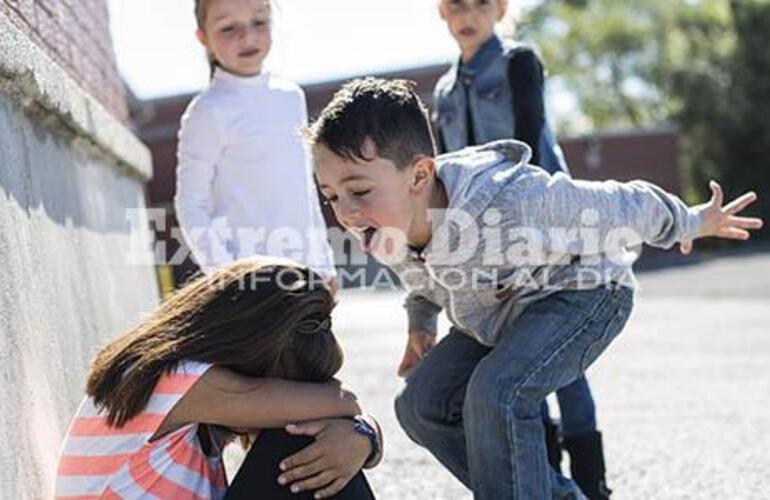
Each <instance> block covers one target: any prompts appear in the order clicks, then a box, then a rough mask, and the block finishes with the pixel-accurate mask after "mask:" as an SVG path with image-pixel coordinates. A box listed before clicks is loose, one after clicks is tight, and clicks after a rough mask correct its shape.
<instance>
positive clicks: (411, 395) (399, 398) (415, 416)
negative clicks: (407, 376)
mask: <svg viewBox="0 0 770 500" xmlns="http://www.w3.org/2000/svg"><path fill="white" fill-rule="evenodd" d="M415 392H416V391H415V389H414V388H413V387H412V386H411V385H408V384H407V385H406V386H405V387H404V388H403V389H402V390H401V392H399V393H398V395H396V399H395V400H394V402H393V404H394V407H395V410H396V418H397V419H398V422H399V423H400V424H401V427H403V428H404V429H411V428H413V427H414V426H415V423H416V422H417V421H418V420H419V410H420V409H419V408H418V405H419V403H418V402H419V400H420V398H419V396H418V395H416V394H415Z"/></svg>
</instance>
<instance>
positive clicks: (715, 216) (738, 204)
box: [680, 181, 763, 255]
mask: <svg viewBox="0 0 770 500" xmlns="http://www.w3.org/2000/svg"><path fill="white" fill-rule="evenodd" d="M709 187H710V188H711V200H710V201H709V202H708V203H704V204H703V205H698V206H697V207H695V208H696V209H698V210H700V211H701V213H702V214H703V226H702V228H701V232H700V234H699V235H698V238H705V237H708V236H716V237H717V238H725V239H731V240H747V239H749V236H750V235H749V231H748V230H749V229H761V228H762V224H763V222H762V219H759V218H756V217H739V216H738V214H739V213H740V212H741V211H743V209H745V208H746V207H748V206H749V205H751V204H752V203H754V202H755V201H756V200H757V195H756V193H754V192H748V193H745V194H743V195H742V196H739V197H738V198H736V199H734V200H733V201H731V202H730V203H728V204H727V205H725V206H722V204H723V203H724V193H723V192H722V187H721V186H720V185H719V184H717V183H716V182H714V181H711V183H710V184H709ZM680 250H681V252H682V253H683V254H685V255H687V254H689V253H690V252H691V251H692V240H685V241H683V242H682V243H681V245H680Z"/></svg>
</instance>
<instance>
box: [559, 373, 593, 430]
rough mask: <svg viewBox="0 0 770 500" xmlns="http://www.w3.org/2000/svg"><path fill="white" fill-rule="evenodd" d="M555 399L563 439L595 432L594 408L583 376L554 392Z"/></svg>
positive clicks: (591, 396)
mask: <svg viewBox="0 0 770 500" xmlns="http://www.w3.org/2000/svg"><path fill="white" fill-rule="evenodd" d="M556 397H557V398H558V400H559V409H560V410H561V425H562V433H563V434H564V437H574V436H582V435H584V434H589V433H591V432H593V431H595V430H596V407H595V406H594V398H593V395H591V388H590V387H589V386H588V380H586V377H585V375H582V376H581V377H580V378H578V379H577V380H576V381H574V382H572V383H571V384H570V385H568V386H566V387H562V388H561V389H559V390H558V391H556Z"/></svg>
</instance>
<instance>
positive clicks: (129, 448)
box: [56, 361, 227, 500]
mask: <svg viewBox="0 0 770 500" xmlns="http://www.w3.org/2000/svg"><path fill="white" fill-rule="evenodd" d="M210 367H211V365H210V364H206V363H198V362H193V361H184V362H182V363H180V364H179V365H178V366H177V368H176V369H175V370H174V371H173V372H170V373H167V374H164V375H162V376H161V377H160V379H159V380H158V383H157V385H156V386H155V390H154V391H153V393H152V396H151V397H150V400H149V403H148V404H147V406H146V407H145V408H144V410H143V411H142V412H141V413H140V414H138V415H137V416H135V417H134V418H132V419H131V420H129V421H128V422H126V424H125V425H124V426H123V427H119V428H118V427H109V426H108V425H107V420H106V418H105V415H103V414H102V413H101V412H100V411H99V410H98V409H97V408H96V407H95V406H94V403H93V400H92V399H91V398H90V397H86V398H85V399H84V401H83V403H82V404H81V405H80V408H79V409H78V412H77V414H76V415H75V419H74V420H73V421H72V424H71V425H70V428H69V431H68V432H67V437H66V439H65V440H64V444H63V446H62V450H61V453H60V458H59V468H58V471H57V475H56V499H57V500H89V499H97V498H105V499H139V498H141V499H154V498H158V499H166V498H173V499H220V498H222V497H224V494H225V491H226V488H227V480H226V477H225V470H224V465H223V463H222V455H221V448H220V447H219V446H214V448H216V449H217V451H216V452H212V453H213V455H214V456H207V455H206V454H205V453H204V451H203V448H202V446H201V443H200V440H199V439H198V435H197V432H198V424H189V425H185V426H183V427H181V428H179V429H176V430H174V431H172V432H170V433H168V434H165V435H164V436H162V437H161V438H159V439H156V440H154V441H152V442H150V441H149V439H150V438H151V437H152V435H153V434H154V433H155V432H156V431H157V430H158V428H159V427H160V425H161V423H162V422H163V420H164V419H165V418H166V415H168V413H169V412H170V411H171V409H172V408H173V407H174V405H176V403H177V402H178V401H179V400H180V399H181V398H182V396H184V394H185V393H186V392H187V391H188V390H189V389H190V388H191V387H192V386H193V384H194V383H195V382H196V381H197V380H198V379H199V378H200V377H201V375H203V374H204V373H205V372H206V370H208V369H209V368H210Z"/></svg>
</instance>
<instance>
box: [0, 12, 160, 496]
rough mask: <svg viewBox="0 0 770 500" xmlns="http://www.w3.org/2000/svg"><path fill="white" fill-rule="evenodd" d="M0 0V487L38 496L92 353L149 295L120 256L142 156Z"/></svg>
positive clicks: (117, 121)
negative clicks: (0, 384)
mask: <svg viewBox="0 0 770 500" xmlns="http://www.w3.org/2000/svg"><path fill="white" fill-rule="evenodd" d="M2 3H3V2H2V0H0V285H1V286H0V380H2V388H3V390H2V392H0V408H1V411H0V443H2V447H0V499H27V498H29V499H37V498H49V497H50V496H51V495H52V491H53V483H54V476H55V468H56V461H57V456H58V451H59V447H60V444H61V440H62V438H63V436H64V434H65V432H66V429H67V425H68V423H69V421H70V419H71V417H72V415H73V414H74V411H75V409H76V407H77V405H78V403H79V401H80V400H81V399H82V396H83V388H84V381H85V376H86V374H87V371H88V366H89V361H90V360H91V359H92V357H93V355H94V354H95V353H96V351H97V350H98V348H99V347H100V346H102V345H104V344H105V343H106V342H107V341H108V340H109V339H110V338H112V337H114V336H115V335H117V334H118V333H120V332H121V331H122V330H124V329H125V328H127V327H129V326H131V325H133V324H135V323H136V322H137V321H138V320H139V319H140V318H141V317H142V315H144V314H146V313H148V312H150V311H151V310H152V308H153V307H154V306H155V305H156V304H157V303H158V288H157V280H156V276H155V270H154V268H153V267H152V266H151V265H145V266H137V265H132V264H130V263H129V262H128V260H127V258H128V253H129V250H130V248H131V243H132V239H131V233H130V231H129V229H130V226H129V223H128V222H127V219H126V209H129V208H142V207H144V206H145V198H144V188H143V183H144V181H145V180H147V178H148V177H149V176H150V174H151V171H152V168H151V161H150V156H149V152H148V151H147V149H146V148H145V147H144V146H143V145H142V144H141V143H140V142H139V141H138V139H136V138H135V137H134V136H133V135H132V134H131V132H130V131H129V130H128V129H126V127H125V125H124V124H123V122H122V117H121V116H120V113H119V111H118V112H116V111H115V110H111V109H110V108H109V107H108V106H109V101H103V100H102V99H101V98H99V97H98V96H95V95H93V94H92V93H91V92H90V91H88V90H87V89H86V88H85V87H84V86H83V85H81V83H79V82H78V81H77V79H76V78H74V77H73V76H72V69H71V68H64V67H63V66H62V65H61V64H60V63H58V62H57V61H56V60H55V59H54V58H53V57H52V56H51V55H50V53H49V50H48V49H47V48H46V47H43V46H41V44H40V43H39V41H38V40H36V38H35V37H32V36H30V33H29V32H27V31H25V30H22V29H20V28H19V26H18V24H17V23H15V22H13V21H11V20H10V18H9V17H8V16H7V15H5V14H4V13H3V8H1V7H2ZM45 3H48V4H52V3H51V2H45ZM87 3H88V4H89V5H90V4H97V3H98V4H101V2H93V1H92V2H87ZM53 4H56V3H55V2H54V3H53ZM113 90H114V89H113ZM113 93H114V92H113ZM140 227H141V226H140ZM140 233H141V234H143V235H144V236H145V237H147V238H149V231H148V230H147V227H146V225H145V226H144V227H143V230H141V231H140ZM139 253H140V254H142V255H149V246H146V245H145V246H143V247H141V249H140V251H139Z"/></svg>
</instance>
